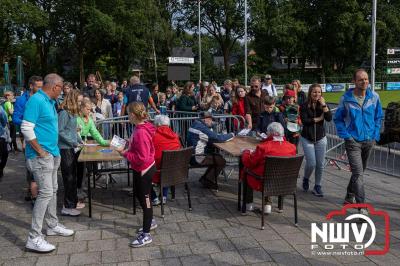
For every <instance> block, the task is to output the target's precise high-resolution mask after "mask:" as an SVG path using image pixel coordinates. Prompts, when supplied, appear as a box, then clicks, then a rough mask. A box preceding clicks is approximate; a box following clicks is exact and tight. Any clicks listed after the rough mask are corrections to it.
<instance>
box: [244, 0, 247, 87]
mask: <svg viewBox="0 0 400 266" xmlns="http://www.w3.org/2000/svg"><path fill="white" fill-rule="evenodd" d="M244 85H245V86H247V0H245V1H244Z"/></svg>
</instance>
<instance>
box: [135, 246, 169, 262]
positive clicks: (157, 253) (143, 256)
mask: <svg viewBox="0 0 400 266" xmlns="http://www.w3.org/2000/svg"><path fill="white" fill-rule="evenodd" d="M131 253H132V259H133V260H135V261H136V260H151V259H160V258H162V255H161V250H160V248H159V247H142V248H133V249H132V251H131Z"/></svg>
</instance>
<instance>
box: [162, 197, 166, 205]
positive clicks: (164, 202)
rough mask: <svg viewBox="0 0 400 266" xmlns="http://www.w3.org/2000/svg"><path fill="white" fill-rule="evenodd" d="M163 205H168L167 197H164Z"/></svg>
mask: <svg viewBox="0 0 400 266" xmlns="http://www.w3.org/2000/svg"><path fill="white" fill-rule="evenodd" d="M162 203H163V204H167V197H165V196H163V197H162Z"/></svg>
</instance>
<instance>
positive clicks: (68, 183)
mask: <svg viewBox="0 0 400 266" xmlns="http://www.w3.org/2000/svg"><path fill="white" fill-rule="evenodd" d="M79 95H80V93H79V92H78V91H76V90H71V91H70V92H69V93H68V94H67V95H66V96H65V98H64V100H63V102H62V103H61V104H60V106H59V107H60V109H61V111H60V112H59V113H58V136H59V138H58V147H59V148H60V155H61V175H62V178H63V182H64V207H63V208H62V210H61V214H62V215H69V216H78V215H80V213H81V212H80V211H79V210H77V207H78V208H83V207H84V204H78V196H77V172H76V169H77V163H78V157H77V156H76V153H75V151H76V149H77V148H78V147H79V146H80V145H81V144H82V139H81V138H80V136H79V133H78V130H77V121H76V119H77V117H78V115H79V106H78V98H79Z"/></svg>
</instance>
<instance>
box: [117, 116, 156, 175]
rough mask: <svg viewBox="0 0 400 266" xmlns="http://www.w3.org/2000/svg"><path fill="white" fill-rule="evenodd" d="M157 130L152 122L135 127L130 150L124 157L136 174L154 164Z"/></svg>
mask: <svg viewBox="0 0 400 266" xmlns="http://www.w3.org/2000/svg"><path fill="white" fill-rule="evenodd" d="M155 131H156V128H155V127H154V126H153V124H152V123H150V122H145V123H144V124H141V125H137V126H135V129H134V130H133V132H132V136H131V139H130V141H129V148H128V150H127V151H126V152H125V153H124V154H123V156H124V157H125V158H126V159H127V160H128V161H129V163H130V164H131V167H132V169H133V170H135V171H136V172H141V171H143V170H144V169H146V168H148V167H149V166H150V165H152V164H153V163H154V146H153V136H154V132H155Z"/></svg>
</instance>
